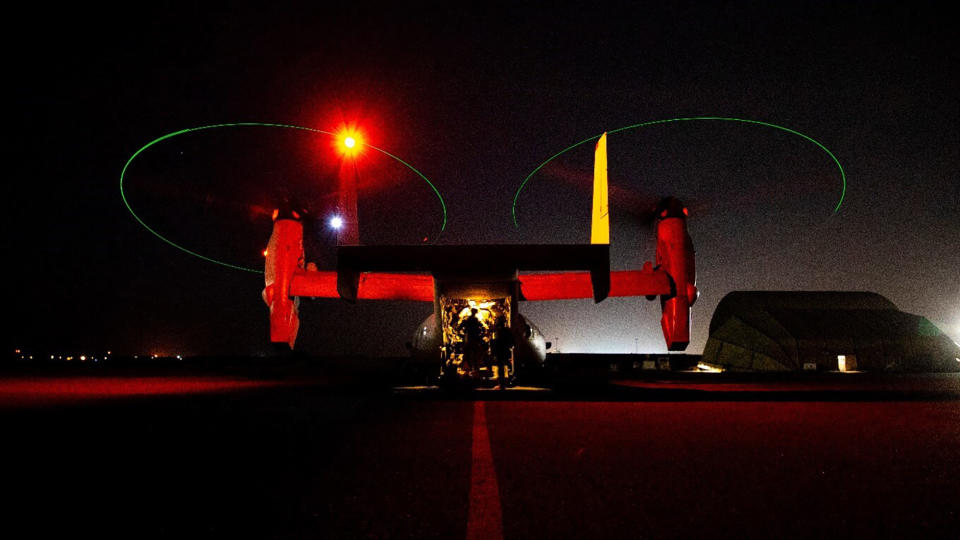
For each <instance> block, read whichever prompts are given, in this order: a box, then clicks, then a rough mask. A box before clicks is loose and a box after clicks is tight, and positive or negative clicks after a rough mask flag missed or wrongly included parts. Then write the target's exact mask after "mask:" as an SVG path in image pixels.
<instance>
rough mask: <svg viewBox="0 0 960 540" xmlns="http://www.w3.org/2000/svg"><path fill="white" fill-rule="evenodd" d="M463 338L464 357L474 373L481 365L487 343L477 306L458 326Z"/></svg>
mask: <svg viewBox="0 0 960 540" xmlns="http://www.w3.org/2000/svg"><path fill="white" fill-rule="evenodd" d="M458 330H459V332H460V335H461V336H462V338H463V343H464V347H463V348H464V353H463V359H464V361H465V362H466V364H467V369H468V370H470V372H471V373H474V372H475V371H476V370H477V368H478V367H479V365H480V360H481V357H482V356H483V349H484V347H485V345H486V343H484V340H483V334H484V327H483V323H482V322H480V317H478V316H477V308H472V309H471V310H470V315H469V316H468V317H467V318H466V319H464V320H462V321H460V325H459V328H458Z"/></svg>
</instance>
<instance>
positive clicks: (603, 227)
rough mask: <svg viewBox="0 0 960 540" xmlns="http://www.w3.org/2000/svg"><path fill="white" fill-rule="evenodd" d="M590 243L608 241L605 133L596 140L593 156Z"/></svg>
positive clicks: (604, 242) (608, 218) (608, 206)
mask: <svg viewBox="0 0 960 540" xmlns="http://www.w3.org/2000/svg"><path fill="white" fill-rule="evenodd" d="M590 243H591V244H609V243H610V205H609V204H608V202H607V134H606V133H604V134H603V135H601V136H600V140H598V141H597V149H596V151H595V152H594V157H593V217H592V218H591V221H590Z"/></svg>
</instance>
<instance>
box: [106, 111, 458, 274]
mask: <svg viewBox="0 0 960 540" xmlns="http://www.w3.org/2000/svg"><path fill="white" fill-rule="evenodd" d="M227 127H269V128H284V129H298V130H301V131H309V132H312V133H321V134H323V135H330V136H334V137H335V136H336V134H334V133H331V132H329V131H324V130H322V129H316V128H309V127H304V126H294V125H291V124H270V123H264V122H236V123H231V124H211V125H208V126H200V127H193V128H187V129H181V130H180V131H174V132H173V133H167V134H166V135H163V136H162V137H157V138H156V139H154V140H152V141H150V142H148V143H147V144H145V145H143V146H142V147H141V148H140V149H139V150H137V151H136V152H134V153H133V155H132V156H130V159H128V160H127V163H126V164H125V165H124V166H123V170H122V171H121V172H120V197H121V198H122V199H123V204H124V205H126V207H127V210H128V211H129V212H130V215H132V216H133V217H134V219H136V220H137V222H138V223H140V225H142V226H143V228H144V229H146V230H148V231H150V233H151V234H153V235H154V236H156V237H157V238H159V239H160V240H163V241H164V242H166V243H167V244H169V245H171V246H173V247H175V248H177V249H179V250H180V251H183V252H184V253H187V254H190V255H193V256H194V257H197V258H200V259H203V260H205V261H207V262H212V263H214V264H219V265H221V266H226V267H227V268H232V269H234V270H242V271H244V272H253V273H255V274H262V273H263V270H257V269H256V268H247V267H245V266H239V265H236V264H230V263H227V262H223V261H219V260H217V259H213V258H210V257H207V256H204V255H202V254H200V253H197V252H195V251H192V250H190V249H187V248H186V247H184V246H181V245H180V244H177V243H175V242H173V241H172V240H170V239H168V238H167V237H165V236H163V235H162V234H160V233H158V232H157V231H155V230H153V229H152V228H151V227H150V226H149V225H147V224H146V222H144V221H143V219H141V218H140V216H138V215H137V213H136V212H134V211H133V207H131V206H130V202H129V201H128V200H127V195H126V193H125V192H124V190H123V182H124V179H125V177H126V174H127V169H128V168H129V167H130V164H131V163H133V160H135V159H137V156H139V155H140V154H142V153H143V152H144V151H145V150H146V149H147V148H150V147H151V146H153V145H155V144H158V143H160V142H162V141H165V140H167V139H172V138H173V137H176V136H178V135H183V134H184V133H191V132H194V131H204V130H208V129H216V128H227ZM358 142H359V144H360V145H362V146H366V147H367V148H370V149H372V150H376V151H377V152H380V153H381V154H383V155H385V156H387V157H390V158H392V159H394V160H395V161H397V162H399V163H400V164H401V165H403V166H404V167H406V168H408V169H410V170H411V171H413V172H414V174H416V175H417V176H419V177H420V178H422V179H423V181H424V182H426V183H427V185H429V186H430V188H431V189H432V190H433V192H434V193H435V194H436V195H437V199H438V200H439V201H440V209H441V211H442V213H443V223H442V224H441V225H440V232H441V233H442V232H443V230H444V229H446V227H447V205H446V204H445V203H444V202H443V197H442V196H440V191H439V190H437V187H436V186H435V185H433V182H431V181H430V180H428V179H427V177H426V176H424V175H423V173H421V172H420V171H418V170H417V169H415V168H414V167H413V165H410V164H409V163H407V162H406V161H404V160H402V159H400V158H399V157H397V156H395V155H393V154H391V153H390V152H387V151H386V150H384V149H382V148H377V147H376V146H373V145H371V144H366V143H364V142H362V141H358Z"/></svg>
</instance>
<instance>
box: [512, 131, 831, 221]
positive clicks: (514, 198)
mask: <svg viewBox="0 0 960 540" xmlns="http://www.w3.org/2000/svg"><path fill="white" fill-rule="evenodd" d="M697 120H717V121H723V122H741V123H744V124H756V125H760V126H766V127H770V128H774V129H779V130H781V131H786V132H787V133H791V134H793V135H797V136H799V137H802V138H804V139H806V140H808V141H810V142H812V143H813V144H815V145H817V146H818V147H819V148H820V149H821V150H823V151H824V152H826V153H827V155H828V156H830V158H831V159H833V162H834V163H836V164H837V168H838V169H839V170H840V181H841V190H840V200H839V201H837V206H836V207H835V208H834V209H833V212H834V213H837V212H839V211H840V205H841V204H843V198H844V197H845V196H846V194H847V175H846V173H845V172H844V171H843V166H842V165H840V160H838V159H837V156H835V155H833V152H831V151H830V150H828V149H827V147H826V146H824V145H822V144H820V143H819V142H818V141H816V140H814V139H813V138H812V137H809V136H807V135H804V134H803V133H800V132H799V131H796V130H793V129H790V128H788V127H784V126H778V125H777V124H771V123H769V122H761V121H759V120H749V119H746V118H727V117H723V116H691V117H686V118H669V119H666V120H651V121H649V122H641V123H639V124H633V125H629V126H624V127H621V128H617V129H612V130H610V131H608V132H607V134H608V135H612V134H614V133H620V132H621V131H628V130H631V129H638V128H642V127H647V126H653V125H657V124H669V123H672V122H690V121H697ZM601 135H602V134H601ZM601 135H595V136H593V137H590V138H588V139H584V140H582V141H580V142H578V143H574V144H572V145H570V146H568V147H566V148H564V149H563V150H561V151H559V152H557V153H556V154H554V155H552V156H550V158H549V159H547V160H546V161H544V162H543V163H541V164H540V165H539V166H537V168H536V169H534V170H533V171H532V172H531V173H530V174H528V175H527V177H526V178H524V179H523V182H522V183H521V184H520V187H519V188H518V189H517V193H516V194H515V195H514V196H513V208H512V209H511V211H512V212H513V224H514V226H515V227H517V228H520V223H519V222H518V221H517V200H518V199H519V198H520V192H521V191H523V188H524V187H525V186H526V185H527V182H529V181H530V179H531V178H532V177H533V175H535V174H537V171H539V170H540V169H542V168H543V167H545V166H546V165H547V164H548V163H550V162H551V161H553V160H554V159H557V158H558V157H560V156H562V155H563V154H565V153H567V152H569V151H570V150H573V149H574V148H576V147H578V146H581V145H583V144H586V143H588V142H590V141H595V140H597V139H599V138H600V137H601Z"/></svg>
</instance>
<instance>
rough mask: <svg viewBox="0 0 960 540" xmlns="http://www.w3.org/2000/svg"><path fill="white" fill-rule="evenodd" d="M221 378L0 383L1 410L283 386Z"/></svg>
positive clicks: (34, 379)
mask: <svg viewBox="0 0 960 540" xmlns="http://www.w3.org/2000/svg"><path fill="white" fill-rule="evenodd" d="M289 384H291V383H288V382H285V381H257V380H248V379H238V378H232V377H222V376H191V377H169V376H164V377H24V378H13V379H6V380H0V408H19V407H37V406H49V405H63V404H72V403H78V402H85V401H95V400H102V399H112V398H129V397H145V396H161V395H169V396H175V395H186V394H209V393H217V392H235V391H240V390H250V389H263V388H271V387H278V386H285V385H289Z"/></svg>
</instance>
